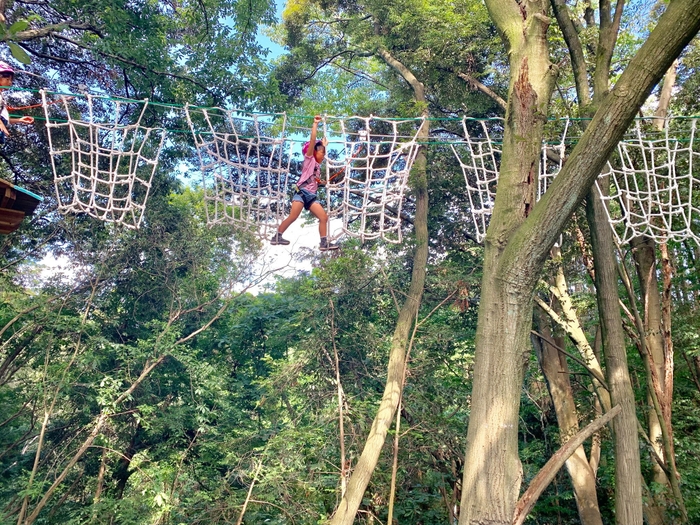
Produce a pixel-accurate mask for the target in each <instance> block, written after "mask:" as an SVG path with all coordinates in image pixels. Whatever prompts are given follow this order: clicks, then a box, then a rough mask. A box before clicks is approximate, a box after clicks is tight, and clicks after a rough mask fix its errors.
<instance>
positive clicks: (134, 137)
mask: <svg viewBox="0 0 700 525" xmlns="http://www.w3.org/2000/svg"><path fill="white" fill-rule="evenodd" d="M41 98H42V106H43V108H44V112H45V119H46V125H47V128H48V131H49V144H50V148H51V159H52V167H53V171H54V176H55V190H56V195H57V198H58V201H59V210H60V211H62V212H64V213H67V212H73V213H80V212H84V213H87V214H89V215H91V216H92V217H95V218H98V219H102V220H105V221H109V222H115V223H119V224H122V225H124V226H126V227H129V228H138V227H139V225H140V223H141V221H142V218H143V212H144V208H145V206H146V201H147V199H148V193H149V190H150V187H151V183H152V178H153V174H154V172H155V170H156V167H157V162H158V156H159V154H160V151H161V149H162V147H163V142H164V140H165V138H166V135H167V133H168V131H167V130H166V129H163V128H149V127H147V126H143V125H141V119H142V117H143V115H144V113H145V112H146V110H147V109H148V104H149V102H148V100H143V101H137V100H126V99H113V98H110V97H105V96H93V95H87V94H86V95H80V94H77V95H76V94H66V93H49V92H47V91H45V90H42V91H41ZM98 104H99V105H100V106H102V107H101V108H100V110H99V111H98V110H97V108H96V106H97V105H98ZM105 106H106V107H107V108H108V109H106V110H105ZM130 106H131V107H132V108H133V111H132V112H128V111H127V109H128V108H129V107H130ZM176 109H177V110H181V111H183V112H184V115H185V116H186V119H187V122H188V124H189V126H190V129H191V131H192V137H193V140H194V142H195V144H196V148H197V154H198V158H199V163H200V165H199V171H200V172H201V174H202V187H203V189H204V198H205V201H207V202H210V203H211V206H208V207H207V208H206V211H207V221H208V223H209V224H231V225H244V226H246V227H249V228H254V229H255V230H256V231H257V232H258V234H259V235H261V236H262V237H263V238H265V239H274V238H275V237H276V235H277V233H278V227H279V226H280V224H282V223H283V220H284V218H285V217H286V216H287V214H288V212H289V204H290V203H289V202H287V201H288V195H289V193H290V191H291V190H292V188H293V186H294V185H295V184H296V185H297V186H299V185H300V181H299V180H297V181H295V179H296V177H295V176H294V175H292V174H291V163H292V159H293V155H294V149H295V148H297V147H298V146H299V142H300V139H299V135H301V136H303V133H304V130H303V128H301V127H300V126H298V125H297V126H294V127H292V128H291V129H288V120H291V117H290V116H288V115H287V114H284V113H280V114H266V113H254V112H244V111H238V110H224V109H221V108H202V107H191V106H184V107H182V108H173V110H176ZM105 115H107V116H106V117H105ZM130 117H131V118H133V122H130V121H129V120H128V119H129V118H130ZM125 118H126V119H127V120H126V121H125ZM298 118H299V117H297V119H298ZM306 118H307V119H311V118H313V117H306ZM453 120H454V119H453ZM422 122H423V119H421V118H415V119H389V118H381V117H375V116H367V117H359V116H353V117H333V116H326V117H317V118H316V119H314V126H312V127H311V128H310V133H314V132H315V131H316V130H317V129H318V128H317V127H316V126H317V125H319V124H321V123H322V128H321V130H322V133H323V135H324V140H325V141H326V142H327V144H328V145H327V146H326V148H327V149H329V151H330V152H331V155H332V157H331V156H328V157H327V159H326V163H325V165H324V170H323V171H324V174H323V177H321V176H320V171H318V173H319V178H318V180H319V182H321V184H322V185H323V186H324V187H325V191H326V198H327V201H328V203H329V204H328V205H329V211H328V213H327V214H325V216H324V217H325V220H324V221H322V222H327V220H328V219H329V218H338V219H340V220H341V221H342V232H341V234H342V235H349V236H353V237H357V238H359V239H361V240H362V241H364V240H370V239H375V238H381V239H383V240H385V241H389V242H394V243H397V242H401V238H402V228H401V213H402V206H403V201H404V197H405V194H406V189H407V186H408V179H409V174H410V171H411V168H412V166H413V161H414V160H415V156H416V152H417V150H418V147H419V146H420V145H421V143H420V142H419V140H418V138H417V133H418V129H419V128H420V124H421V123H422ZM697 122H698V118H693V117H667V118H665V119H663V118H661V119H660V118H659V117H647V118H643V117H642V118H637V119H635V121H634V123H633V125H632V127H631V128H630V130H629V132H628V133H627V135H626V136H625V137H624V138H623V139H622V140H621V141H620V142H619V145H618V149H617V152H616V154H615V155H613V157H611V159H610V160H609V161H608V163H607V168H606V169H605V170H604V171H603V172H602V173H601V175H600V177H601V178H604V179H607V177H610V176H612V182H613V187H614V193H613V194H611V195H602V196H603V198H604V199H605V200H606V201H610V203H611V204H612V205H611V206H608V207H607V208H606V209H607V211H608V214H609V220H610V223H611V225H612V226H613V227H614V228H613V231H614V232H615V234H616V235H617V239H618V242H620V243H624V242H627V241H629V240H630V239H631V238H632V237H634V236H639V235H648V236H651V237H652V238H654V239H655V240H657V241H659V240H661V241H663V240H667V239H676V240H683V239H686V238H693V239H694V240H696V241H700V229H699V228H697V227H696V226H695V224H697V222H698V220H697V218H696V219H694V214H695V217H697V214H698V211H699V210H698V207H697V206H696V205H694V204H693V201H694V194H695V193H694V192H695V191H696V188H698V187H699V184H700V181H698V180H697V177H698V176H697V175H695V174H694V170H693V168H694V166H697V165H698V164H699V163H700V147H699V146H698V144H697V142H696V135H697ZM436 123H437V124H438V125H440V124H441V122H440V121H439V120H438V121H437V122H436ZM458 123H459V124H460V126H461V133H459V132H455V133H453V134H452V136H451V137H450V139H449V140H444V141H443V142H442V143H444V144H447V145H449V147H450V148H451V150H452V152H453V154H454V155H455V157H456V158H457V159H458V162H459V165H460V167H461V169H462V172H463V175H464V180H465V184H466V191H467V195H468V197H469V200H470V206H469V213H470V215H471V217H470V219H471V221H470V222H471V227H472V228H473V230H474V234H475V238H476V239H477V241H479V242H482V241H483V239H484V237H485V236H486V229H487V227H488V218H489V217H490V214H491V210H492V209H493V205H494V202H495V198H496V191H497V183H498V170H499V166H500V156H501V145H502V140H503V137H502V132H501V131H500V130H502V128H503V122H502V119H498V118H495V119H471V118H468V117H464V118H462V119H459V120H458ZM553 124H556V126H550V129H551V130H554V134H552V136H547V137H545V138H544V141H543V144H542V153H541V161H540V164H539V166H540V174H539V187H538V196H539V195H542V194H544V192H545V191H546V189H547V187H548V186H549V184H550V183H551V181H552V179H553V178H554V177H555V176H556V174H557V173H558V172H559V170H560V169H561V167H562V166H563V163H564V162H565V160H566V156H567V153H568V152H569V151H570V150H571V149H572V148H573V146H574V145H575V144H576V140H577V136H576V132H575V130H576V129H579V134H580V130H581V129H582V128H581V126H580V122H577V121H575V120H572V119H569V118H565V119H560V120H558V121H555V122H553ZM64 131H67V133H64ZM61 134H62V135H63V139H61V138H59V136H60V135H61ZM52 136H54V137H56V138H55V139H54V140H53V141H52V140H51V137H52ZM66 136H68V137H69V140H66V138H65V137H66ZM60 140H63V141H64V144H61V143H60ZM426 146H429V145H426ZM304 147H306V146H304ZM302 155H303V156H304V157H305V158H308V157H307V155H306V151H305V150H304V149H303V148H302ZM68 159H70V161H69V160H68ZM322 160H323V159H322ZM69 162H70V164H69ZM317 170H318V168H317ZM302 177H303V175H302ZM313 193H315V191H314V192H313ZM300 202H302V206H304V207H305V204H304V203H303V201H300ZM306 209H309V208H308V207H307V208H306ZM300 211H301V210H297V211H296V212H294V213H295V216H298V215H299V213H300ZM324 213H325V212H324ZM616 226H619V228H615V227H616ZM286 227H288V224H286V225H285V227H284V228H285V229H286ZM281 233H283V231H282V232H281ZM274 243H275V242H274V241H273V244H274ZM280 244H283V243H280Z"/></svg>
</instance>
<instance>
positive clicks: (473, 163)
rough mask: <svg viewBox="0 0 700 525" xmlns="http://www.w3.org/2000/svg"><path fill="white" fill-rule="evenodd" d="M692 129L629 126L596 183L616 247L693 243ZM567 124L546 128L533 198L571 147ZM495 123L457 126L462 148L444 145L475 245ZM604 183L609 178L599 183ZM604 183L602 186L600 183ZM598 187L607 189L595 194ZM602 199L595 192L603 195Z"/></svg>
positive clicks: (697, 215) (481, 229) (484, 212)
mask: <svg viewBox="0 0 700 525" xmlns="http://www.w3.org/2000/svg"><path fill="white" fill-rule="evenodd" d="M697 121H698V119H693V118H673V119H668V120H667V122H666V126H665V128H664V129H663V130H661V131H659V130H657V129H656V128H655V127H654V124H655V123H658V119H639V120H636V121H635V122H634V124H633V125H632V127H631V128H630V130H629V131H628V133H627V134H626V135H625V137H624V140H623V141H621V142H620V143H619V144H618V147H617V152H616V154H615V155H613V157H612V158H611V159H610V161H609V162H608V164H607V167H606V169H605V170H604V171H603V173H602V174H601V176H600V177H599V178H598V180H597V181H596V187H597V188H598V191H599V193H600V195H601V197H602V198H603V199H604V200H605V201H606V202H607V204H608V206H607V208H608V219H609V221H610V224H611V226H612V227H613V231H614V232H615V235H616V237H617V240H618V242H620V243H626V242H628V241H629V240H630V239H631V238H633V237H635V236H640V235H646V236H649V237H651V238H653V239H655V240H656V241H657V242H660V241H665V240H667V239H676V240H682V239H686V238H694V239H695V240H697V241H698V242H700V224H699V222H700V208H699V206H698V198H699V197H700V193H698V192H699V191H700V147H699V146H698V144H697V143H696V141H695V137H696V134H697ZM574 124H575V122H574V121H572V120H570V119H560V120H552V121H549V122H548V123H547V125H546V126H545V139H544V141H543V144H542V156H541V159H540V166H539V184H538V191H537V198H538V199H539V198H540V197H541V196H542V195H543V194H544V192H545V191H546V190H547V188H548V187H549V185H550V184H551V182H552V180H553V179H554V177H556V175H557V174H558V173H559V171H560V170H561V168H562V166H563V163H564V162H565V160H566V157H567V154H568V153H569V152H570V151H571V149H573V147H574V146H575V144H576V142H577V141H576V139H575V138H571V137H570V135H571V131H572V129H573V128H574ZM502 133H503V121H502V120H500V119H491V120H473V119H468V118H465V119H463V120H462V135H463V140H462V141H460V142H459V143H454V144H452V145H451V148H452V151H453V152H454V154H455V156H456V158H457V160H458V162H459V164H460V166H461V169H462V173H463V175H464V179H465V182H466V187H467V193H468V197H469V210H468V211H467V214H466V218H467V221H466V222H467V223H468V224H469V227H470V228H472V234H473V236H474V237H475V238H476V239H477V241H478V242H482V241H483V239H484V237H485V236H486V229H487V227H488V222H489V219H490V216H491V212H492V210H493V204H494V201H495V198H496V186H497V182H498V170H499V167H500V158H501V149H500V147H501V144H502ZM606 176H609V177H606ZM608 181H609V182H608ZM603 184H608V185H609V188H610V191H607V188H608V186H606V187H605V188H603V186H602V185H603ZM604 189H605V190H606V191H603V190H604Z"/></svg>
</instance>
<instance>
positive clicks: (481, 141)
mask: <svg viewBox="0 0 700 525" xmlns="http://www.w3.org/2000/svg"><path fill="white" fill-rule="evenodd" d="M496 121H497V122H502V120H501V119H497V120H496ZM491 123H492V121H487V120H480V119H469V118H463V119H462V122H461V125H462V135H463V137H464V138H463V141H462V142H459V143H454V144H450V147H451V149H452V152H453V153H454V155H455V157H456V158H457V161H458V162H459V165H460V167H461V168H462V174H463V175H464V182H465V184H466V186H467V197H468V198H469V214H470V216H471V219H472V224H473V225H474V237H475V238H476V240H477V241H478V242H482V241H483V240H484V237H485V236H486V229H487V228H488V222H489V218H490V217H491V211H492V210H493V204H494V201H495V200H496V183H497V181H498V168H499V165H500V160H501V150H500V149H499V148H498V147H497V146H498V144H500V142H499V140H500V139H501V138H502V137H493V133H492V131H491V130H490V129H489V124H491ZM470 127H475V128H476V131H471V132H470V131H469V128H470ZM496 139H499V140H496ZM462 150H464V152H463V153H461V154H460V152H461V151H462Z"/></svg>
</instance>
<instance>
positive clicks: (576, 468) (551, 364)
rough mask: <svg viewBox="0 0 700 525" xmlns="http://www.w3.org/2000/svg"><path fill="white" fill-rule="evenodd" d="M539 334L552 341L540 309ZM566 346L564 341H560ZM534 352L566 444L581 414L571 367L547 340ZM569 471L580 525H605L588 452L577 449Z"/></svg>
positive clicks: (537, 342) (538, 344)
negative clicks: (575, 398) (575, 396)
mask: <svg viewBox="0 0 700 525" xmlns="http://www.w3.org/2000/svg"><path fill="white" fill-rule="evenodd" d="M537 312H538V316H537V318H538V321H539V326H540V332H541V333H542V334H543V335H544V336H545V337H546V338H549V339H551V333H550V330H549V322H548V321H549V319H548V318H546V317H545V316H544V314H543V312H542V310H541V309H539V308H538V309H537ZM560 343H562V344H563V341H560ZM535 348H536V349H537V350H538V352H537V357H538V358H539V361H540V366H541V368H542V372H543V373H544V375H545V377H546V378H547V387H548V388H549V395H550V396H551V398H552V403H553V404H554V411H555V412H556V415H557V422H558V423H559V440H560V442H561V444H562V445H563V444H565V443H566V442H567V441H568V440H569V438H570V437H571V436H574V435H575V434H576V433H577V432H578V431H579V425H578V411H577V410H576V402H575V400H574V393H573V390H572V388H571V382H570V381H569V367H568V364H567V362H566V356H565V355H564V354H562V353H561V352H559V350H558V349H557V348H555V347H554V346H553V345H551V344H549V343H548V342H547V340H542V341H540V340H537V339H536V344H535ZM566 469H567V471H568V472H569V476H570V477H571V483H572V485H573V488H574V497H575V498H576V506H577V507H578V513H579V517H580V518H581V525H603V520H602V518H601V516H600V508H599V506H598V496H597V494H596V481H595V473H594V472H593V469H592V468H591V466H590V464H589V463H588V458H587V457H586V451H585V450H584V448H583V445H580V446H579V447H577V448H576V450H575V451H574V453H573V454H571V456H569V458H568V459H567V460H566Z"/></svg>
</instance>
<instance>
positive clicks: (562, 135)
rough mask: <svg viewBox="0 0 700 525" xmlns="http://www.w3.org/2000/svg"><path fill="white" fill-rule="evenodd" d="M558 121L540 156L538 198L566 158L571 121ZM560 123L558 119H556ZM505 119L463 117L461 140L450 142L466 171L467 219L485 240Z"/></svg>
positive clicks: (479, 239)
mask: <svg viewBox="0 0 700 525" xmlns="http://www.w3.org/2000/svg"><path fill="white" fill-rule="evenodd" d="M560 122H561V123H562V125H557V126H556V127H557V128H560V129H558V130H557V133H556V136H557V140H555V141H550V142H546V143H544V144H543V145H542V158H541V159H540V176H539V179H538V188H537V199H538V200H539V198H540V197H541V196H542V195H543V194H544V192H545V191H547V188H548V187H549V185H550V184H551V182H552V180H553V179H554V177H555V176H556V174H557V173H559V170H560V169H561V167H562V165H563V161H564V158H565V148H566V134H567V131H568V129H569V123H568V121H560ZM555 124H559V123H555ZM503 125H504V124H503V120H502V119H488V120H483V119H471V118H464V119H462V122H461V127H462V137H463V139H462V141H460V142H458V143H452V144H450V147H451V148H452V151H453V153H454V154H455V157H456V158H457V161H458V162H459V165H460V167H461V168H462V174H463V175H464V181H465V183H466V185H467V197H468V199H469V209H468V210H467V219H468V220H467V222H468V223H469V225H470V227H471V228H472V231H471V234H472V236H473V237H474V238H475V239H476V240H477V241H478V242H482V241H483V240H484V237H485V236H486V229H487V228H488V224H489V219H490V218H491V212H492V211H493V205H494V202H495V199H496V186H497V182H498V171H499V169H500V164H501V147H502V144H503V142H502V141H503Z"/></svg>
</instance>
